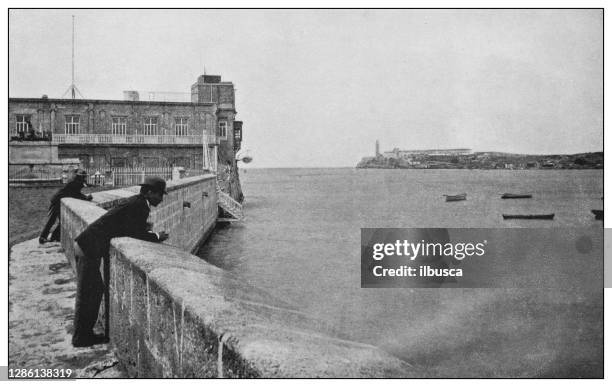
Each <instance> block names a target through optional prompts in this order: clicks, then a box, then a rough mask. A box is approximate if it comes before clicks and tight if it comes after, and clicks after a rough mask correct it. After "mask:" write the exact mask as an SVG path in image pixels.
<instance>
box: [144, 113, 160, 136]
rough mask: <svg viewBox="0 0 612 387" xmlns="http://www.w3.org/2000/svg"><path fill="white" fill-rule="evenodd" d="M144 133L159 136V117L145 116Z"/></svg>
mask: <svg viewBox="0 0 612 387" xmlns="http://www.w3.org/2000/svg"><path fill="white" fill-rule="evenodd" d="M142 134H144V135H145V136H157V117H145V119H144V131H143V133H142Z"/></svg>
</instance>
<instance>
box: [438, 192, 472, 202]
mask: <svg viewBox="0 0 612 387" xmlns="http://www.w3.org/2000/svg"><path fill="white" fill-rule="evenodd" d="M442 196H444V197H446V201H447V202H458V201H460V200H465V199H466V198H467V194H466V193H463V194H459V195H442Z"/></svg>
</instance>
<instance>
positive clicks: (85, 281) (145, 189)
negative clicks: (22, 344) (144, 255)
mask: <svg viewBox="0 0 612 387" xmlns="http://www.w3.org/2000/svg"><path fill="white" fill-rule="evenodd" d="M164 194H167V192H166V182H165V181H164V179H162V178H160V177H157V176H148V177H146V178H145V181H144V183H143V184H141V187H140V193H139V194H138V195H136V196H134V197H133V198H130V200H129V201H128V202H127V203H125V204H123V205H120V206H118V207H115V208H113V209H111V210H110V211H108V212H107V213H106V214H104V215H102V216H101V217H100V218H98V219H97V220H96V221H95V222H93V223H92V224H90V225H89V226H88V227H87V228H86V229H85V230H84V231H83V232H82V233H81V234H80V235H79V236H77V237H76V239H75V244H74V252H75V260H76V263H77V296H76V301H75V313H74V333H73V336H72V345H73V346H75V347H89V346H92V345H95V344H100V343H106V342H108V340H109V338H108V337H106V336H104V335H97V334H94V331H93V328H94V325H95V323H96V320H97V318H98V312H99V309H100V302H101V301H102V295H103V293H104V286H105V285H104V281H103V280H102V275H101V274H100V263H101V258H102V257H108V253H109V248H110V241H111V239H112V238H116V237H132V238H136V239H141V240H145V241H149V242H163V241H164V240H166V239H168V234H167V233H166V232H165V231H161V232H160V233H154V232H152V231H150V228H151V227H150V225H149V224H147V218H148V217H149V212H150V210H151V206H153V207H156V206H157V205H158V204H159V203H161V201H162V200H163V195H164Z"/></svg>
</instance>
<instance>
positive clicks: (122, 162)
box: [111, 157, 127, 168]
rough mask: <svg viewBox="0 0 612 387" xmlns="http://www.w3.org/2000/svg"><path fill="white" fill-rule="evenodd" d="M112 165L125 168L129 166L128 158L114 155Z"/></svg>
mask: <svg viewBox="0 0 612 387" xmlns="http://www.w3.org/2000/svg"><path fill="white" fill-rule="evenodd" d="M111 167H116V168H125V167H127V159H126V158H125V157H113V158H112V159H111Z"/></svg>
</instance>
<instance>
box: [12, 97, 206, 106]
mask: <svg viewBox="0 0 612 387" xmlns="http://www.w3.org/2000/svg"><path fill="white" fill-rule="evenodd" d="M9 102H46V103H67V104H80V103H118V104H123V105H134V104H136V105H175V106H194V105H195V106H213V105H215V103H213V102H199V103H198V102H195V103H194V102H170V101H167V102H166V101H126V100H122V99H72V98H10V97H9Z"/></svg>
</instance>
